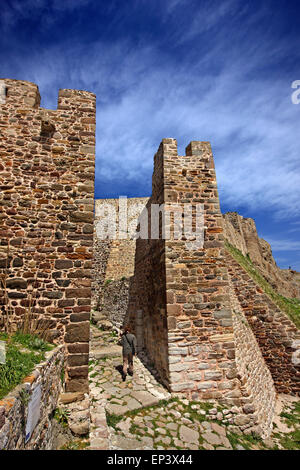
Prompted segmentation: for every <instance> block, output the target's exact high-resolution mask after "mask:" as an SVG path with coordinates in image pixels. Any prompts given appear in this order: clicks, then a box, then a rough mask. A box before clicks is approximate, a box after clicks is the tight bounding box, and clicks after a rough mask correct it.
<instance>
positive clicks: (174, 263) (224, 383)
mask: <svg viewBox="0 0 300 470" xmlns="http://www.w3.org/2000/svg"><path fill="white" fill-rule="evenodd" d="M146 209H147V211H148V225H149V233H148V234H149V237H148V239H147V240H146V239H141V238H140V239H138V240H137V242H136V255H135V273H134V278H133V281H132V288H131V293H130V305H129V312H128V321H130V322H131V324H132V325H133V326H134V327H135V331H136V334H137V339H138V344H140V345H141V346H142V347H143V349H144V352H145V353H146V356H147V358H148V361H149V362H150V365H152V366H153V367H154V369H156V371H157V372H158V374H159V376H160V379H161V381H162V382H163V383H164V384H165V385H166V386H167V387H168V388H169V389H170V390H171V391H172V392H180V393H183V394H185V395H186V396H187V397H188V398H190V399H200V400H218V401H220V402H221V403H224V404H226V405H229V406H230V405H231V406H234V407H236V410H237V411H236V412H237V415H236V416H235V418H232V422H233V423H234V424H236V425H238V426H241V427H242V429H246V428H247V429H248V428H252V429H255V426H257V425H258V424H259V425H260V426H261V427H260V428H259V431H258V432H259V433H260V434H261V435H265V436H266V435H268V433H269V431H270V423H271V421H272V416H273V412H274V400H275V389H274V384H273V380H272V377H271V374H270V372H269V370H268V368H267V366H266V364H265V361H264V359H263V357H262V355H261V352H260V349H259V346H258V344H257V341H256V339H255V337H254V335H253V333H252V332H251V330H250V328H249V325H248V323H247V320H246V318H245V317H244V314H243V312H242V311H241V308H240V305H239V304H238V302H237V299H236V297H235V294H234V292H233V288H232V285H231V281H230V279H229V276H228V271H227V266H226V258H225V246H224V236H223V229H222V215H221V211H220V205H219V197H218V190H217V182H216V174H215V168H214V161H213V155H212V150H211V146H210V144H209V142H198V141H193V142H191V143H190V144H189V145H188V146H187V148H186V155H184V156H179V155H178V154H177V142H176V140H175V139H163V141H162V143H161V144H160V146H159V149H158V151H157V153H156V155H155V157H154V172H153V179H152V196H151V198H150V199H149V201H148V203H147V205H146ZM159 212H160V213H161V220H160V223H159V224H158V223H157V213H159ZM189 221H190V222H189ZM188 222H189V223H188ZM157 225H159V227H158V228H157ZM153 226H154V227H156V228H155V229H154V231H152V232H151V230H153ZM153 235H155V236H153Z"/></svg>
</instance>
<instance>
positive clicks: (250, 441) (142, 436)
mask: <svg viewBox="0 0 300 470" xmlns="http://www.w3.org/2000/svg"><path fill="white" fill-rule="evenodd" d="M91 330H92V337H91V353H90V367H89V381H90V406H91V428H90V449H99V450H102V449H103V450H104V449H109V450H152V449H157V450H165V449H168V450H172V449H174V450H176V449H187V450H232V449H235V450H246V449H250V450H259V449H270V448H276V446H277V448H282V447H281V445H280V439H281V434H278V432H280V433H290V432H291V431H292V430H293V429H292V430H291V428H290V426H287V425H286V424H284V422H283V420H282V418H280V417H279V415H278V416H277V418H276V420H275V423H277V424H276V432H277V434H276V433H274V436H273V435H272V436H271V438H269V439H266V440H264V441H262V440H260V439H258V438H257V437H255V436H252V435H247V434H246V433H242V432H241V431H240V430H239V429H238V428H237V427H236V426H234V425H232V424H230V423H232V422H233V419H232V418H233V417H234V413H236V412H237V411H236V410H235V408H234V407H233V408H232V409H224V408H222V407H220V405H214V404H211V403H201V402H193V401H189V400H187V399H185V398H184V397H182V396H181V397H180V396H178V395H176V396H175V395H172V394H170V393H169V392H168V391H167V390H166V389H165V388H164V387H163V386H162V385H160V384H159V383H158V382H157V381H156V380H155V378H154V376H153V375H152V374H151V373H150V371H149V370H148V369H147V368H146V367H145V366H144V365H143V363H142V362H141V361H140V359H138V358H135V359H134V375H133V377H130V376H127V379H126V381H125V382H123V381H122V378H121V365H122V353H121V347H120V346H118V345H117V344H116V338H115V337H114V334H113V333H112V332H102V331H99V330H97V328H94V327H92V328H91ZM288 401H290V403H291V404H292V406H294V405H293V403H294V402H295V399H293V398H289V399H288ZM285 404H286V402H282V403H281V404H280V403H279V405H278V406H279V409H278V413H280V412H281V411H282V409H283V407H284V406H285ZM298 432H299V431H298ZM287 435H288V434H287Z"/></svg>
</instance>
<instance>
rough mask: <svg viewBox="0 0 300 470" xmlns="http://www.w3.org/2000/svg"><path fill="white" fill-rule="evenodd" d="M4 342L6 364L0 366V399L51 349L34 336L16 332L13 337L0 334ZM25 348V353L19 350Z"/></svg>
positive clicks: (50, 346)
mask: <svg viewBox="0 0 300 470" xmlns="http://www.w3.org/2000/svg"><path fill="white" fill-rule="evenodd" d="M0 339H1V340H2V341H5V342H6V362H5V364H0V399H1V398H3V397H5V395H7V394H8V393H9V392H10V391H11V390H12V389H13V388H14V387H16V386H17V385H18V384H20V383H21V382H22V380H23V379H24V378H25V377H26V376H27V375H29V374H30V373H31V372H32V370H33V369H34V367H35V365H36V364H39V363H40V362H42V361H43V360H44V359H45V351H49V350H51V349H52V348H53V346H52V345H50V344H48V343H45V342H44V341H43V340H40V338H38V337H37V336H35V335H27V334H26V335H25V334H23V333H20V332H17V333H15V334H13V335H7V334H5V333H1V334H0ZM23 348H26V350H25V351H20V349H23Z"/></svg>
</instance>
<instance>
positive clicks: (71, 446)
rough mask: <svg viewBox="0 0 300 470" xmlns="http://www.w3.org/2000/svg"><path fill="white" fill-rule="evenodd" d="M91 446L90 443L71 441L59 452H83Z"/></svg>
mask: <svg viewBox="0 0 300 470" xmlns="http://www.w3.org/2000/svg"><path fill="white" fill-rule="evenodd" d="M89 445H90V443H89V441H83V440H77V441H70V442H68V443H67V444H65V445H63V446H62V447H61V448H60V449H59V450H83V449H86V448H87V447H89Z"/></svg>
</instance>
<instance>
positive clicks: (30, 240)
mask: <svg viewBox="0 0 300 470" xmlns="http://www.w3.org/2000/svg"><path fill="white" fill-rule="evenodd" d="M0 84H1V90H2V93H1V103H0V138H1V140H0V189H1V193H0V272H1V274H2V275H4V276H6V277H7V281H6V286H7V293H8V298H9V304H10V309H11V312H10V321H11V322H12V323H14V324H15V325H17V324H20V323H21V322H22V318H24V315H25V312H26V309H28V308H29V305H30V300H29V298H28V293H29V292H30V291H32V297H33V298H34V299H35V300H34V302H33V308H32V311H33V313H34V314H35V315H36V317H37V318H42V319H43V320H44V321H46V322H47V327H48V331H49V337H50V338H52V339H53V340H54V341H56V342H63V341H64V342H65V343H66V348H67V367H66V390H67V391H79V390H86V391H87V390H88V380H87V372H88V352H89V316H90V302H91V270H92V257H93V207H94V200H93V197H94V159H95V124H96V122H95V106H96V104H95V103H96V98H95V95H94V94H93V93H89V92H86V91H79V90H60V91H59V96H58V108H57V110H46V109H43V108H40V107H39V104H40V94H39V90H38V87H37V86H36V85H35V84H33V83H30V82H26V81H18V80H7V79H5V80H1V81H0ZM5 304H6V305H7V302H6V299H5V298H4V292H3V290H0V305H2V318H1V321H2V325H3V315H4V314H5V312H6V311H7V310H6V307H5Z"/></svg>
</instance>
